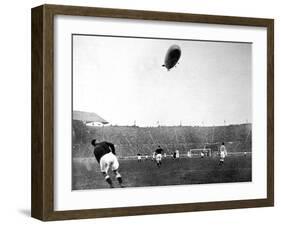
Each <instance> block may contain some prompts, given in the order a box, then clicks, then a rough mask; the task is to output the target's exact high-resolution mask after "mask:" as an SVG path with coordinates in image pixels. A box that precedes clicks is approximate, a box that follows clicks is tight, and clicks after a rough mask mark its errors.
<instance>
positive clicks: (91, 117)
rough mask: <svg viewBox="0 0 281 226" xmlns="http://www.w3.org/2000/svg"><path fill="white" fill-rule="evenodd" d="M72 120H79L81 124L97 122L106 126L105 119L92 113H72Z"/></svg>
mask: <svg viewBox="0 0 281 226" xmlns="http://www.w3.org/2000/svg"><path fill="white" fill-rule="evenodd" d="M73 119H74V120H80V121H83V122H87V123H88V122H99V123H102V124H108V123H109V122H107V121H106V120H105V119H103V118H102V117H100V116H99V115H97V114H96V113H93V112H85V111H73Z"/></svg>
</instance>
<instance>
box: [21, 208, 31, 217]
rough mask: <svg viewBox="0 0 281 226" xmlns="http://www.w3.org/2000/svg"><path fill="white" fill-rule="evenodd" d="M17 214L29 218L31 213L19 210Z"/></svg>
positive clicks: (26, 210)
mask: <svg viewBox="0 0 281 226" xmlns="http://www.w3.org/2000/svg"><path fill="white" fill-rule="evenodd" d="M18 212H19V213H20V214H22V215H24V216H26V217H30V216H31V212H30V210H28V209H19V210H18Z"/></svg>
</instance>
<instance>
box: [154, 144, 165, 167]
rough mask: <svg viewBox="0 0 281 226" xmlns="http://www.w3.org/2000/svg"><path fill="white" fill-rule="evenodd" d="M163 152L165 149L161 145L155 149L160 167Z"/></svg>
mask: <svg viewBox="0 0 281 226" xmlns="http://www.w3.org/2000/svg"><path fill="white" fill-rule="evenodd" d="M162 152H164V150H163V149H162V148H161V147H160V145H159V146H158V148H157V149H156V150H155V160H156V164H157V166H158V167H160V166H161V164H162Z"/></svg>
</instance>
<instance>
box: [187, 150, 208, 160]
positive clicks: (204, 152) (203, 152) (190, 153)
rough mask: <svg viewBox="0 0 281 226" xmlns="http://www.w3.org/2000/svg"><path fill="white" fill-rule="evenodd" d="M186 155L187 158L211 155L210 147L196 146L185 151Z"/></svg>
mask: <svg viewBox="0 0 281 226" xmlns="http://www.w3.org/2000/svg"><path fill="white" fill-rule="evenodd" d="M187 156H188V157H189V158H192V157H201V158H204V157H211V156H212V149H211V148H196V149H190V150H189V151H188V153H187Z"/></svg>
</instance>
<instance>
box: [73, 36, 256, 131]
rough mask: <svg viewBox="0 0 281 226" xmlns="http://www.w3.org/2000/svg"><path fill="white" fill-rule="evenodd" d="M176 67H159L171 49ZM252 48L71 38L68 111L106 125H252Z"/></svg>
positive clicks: (140, 39)
mask: <svg viewBox="0 0 281 226" xmlns="http://www.w3.org/2000/svg"><path fill="white" fill-rule="evenodd" d="M174 44H176V45H178V46H180V48H181V57H180V59H179V64H178V65H177V66H176V67H174V68H172V69H171V70H170V71H167V69H166V68H165V67H162V66H161V65H162V64H163V63H164V59H165V55H166V53H167V50H168V49H169V47H170V46H171V45H174ZM251 68H252V44H250V43H230V42H209V41H194V40H167V39H144V38H133V37H130V38H128V37H127V38H125V37H108V36H106V37H101V36H85V35H73V110H79V111H87V112H95V113H97V114H98V115H100V116H101V117H103V118H104V119H105V120H107V121H109V122H110V124H112V125H133V124H134V122H136V125H139V126H157V125H158V124H160V125H166V126H174V125H179V124H182V125H201V126H202V125H205V126H207V125H211V126H213V125H223V124H239V123H245V122H251V120H252V101H251V99H252V69H251Z"/></svg>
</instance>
